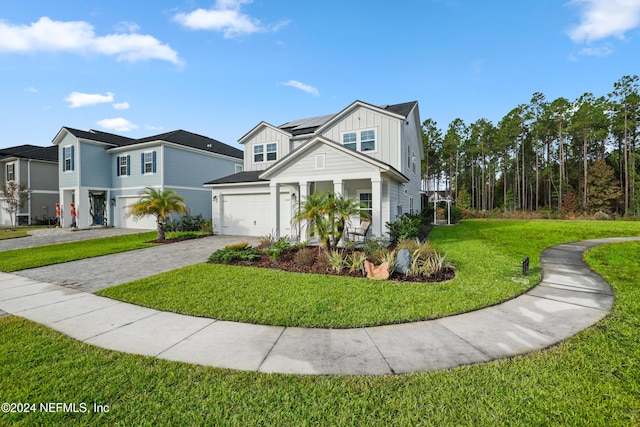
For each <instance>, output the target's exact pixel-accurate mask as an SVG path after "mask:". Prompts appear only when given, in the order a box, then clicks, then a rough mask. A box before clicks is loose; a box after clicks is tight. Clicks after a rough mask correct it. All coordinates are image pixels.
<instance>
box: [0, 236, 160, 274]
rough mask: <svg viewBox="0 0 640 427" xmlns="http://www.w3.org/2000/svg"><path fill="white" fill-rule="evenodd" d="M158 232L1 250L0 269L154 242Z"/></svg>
mask: <svg viewBox="0 0 640 427" xmlns="http://www.w3.org/2000/svg"><path fill="white" fill-rule="evenodd" d="M155 237H156V233H155V232H148V233H138V234H128V235H124V236H114V237H105V238H102V239H92V240H83V241H78V242H70V243H60V244H56V245H47V246H38V247H35V248H25V249H16V250H12V251H4V252H0V271H4V272H12V271H17V270H24V269H27V268H35V267H42V266H45V265H51V264H59V263H62V262H69V261H76V260H79V259H85V258H92V257H96V256H101V255H109V254H115V253H118V252H126V251H132V250H134V249H141V248H148V247H149V246H155V244H152V243H145V242H146V241H149V240H152V239H155Z"/></svg>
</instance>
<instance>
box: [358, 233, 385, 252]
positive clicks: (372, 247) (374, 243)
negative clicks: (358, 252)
mask: <svg viewBox="0 0 640 427" xmlns="http://www.w3.org/2000/svg"><path fill="white" fill-rule="evenodd" d="M384 243H385V241H384V239H382V238H376V237H375V236H372V237H371V238H370V239H369V240H367V241H366V242H365V243H364V246H363V248H362V249H363V250H364V253H365V254H366V255H367V257H372V256H373V254H375V253H376V251H378V250H380V248H384V247H385V245H384Z"/></svg>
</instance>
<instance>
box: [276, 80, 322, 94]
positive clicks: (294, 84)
mask: <svg viewBox="0 0 640 427" xmlns="http://www.w3.org/2000/svg"><path fill="white" fill-rule="evenodd" d="M281 85H283V86H291V87H295V88H296V89H300V90H301V91H303V92H307V93H310V94H311V95H313V96H320V92H318V89H316V88H315V87H313V86H309V85H307V84H304V83H302V82H299V81H297V80H289V81H287V82H284V83H281Z"/></svg>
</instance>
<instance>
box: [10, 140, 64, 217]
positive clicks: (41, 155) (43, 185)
mask: <svg viewBox="0 0 640 427" xmlns="http://www.w3.org/2000/svg"><path fill="white" fill-rule="evenodd" d="M0 164H1V167H2V171H3V172H2V181H1V182H2V185H5V184H6V183H7V182H9V181H15V182H18V183H23V184H24V185H25V186H26V189H27V190H28V191H29V197H28V199H27V200H26V201H25V203H24V205H23V206H22V209H21V210H20V212H18V214H17V220H16V224H18V225H32V224H33V225H35V224H48V223H49V221H51V220H52V218H54V217H55V205H56V202H57V201H58V150H57V149H56V147H38V146H35V145H19V146H17V147H9V148H3V149H0ZM0 197H2V195H1V194H0ZM0 204H1V205H2V207H3V208H4V201H0ZM0 224H2V225H11V218H10V216H9V214H8V213H7V212H6V211H5V210H4V209H1V210H0Z"/></svg>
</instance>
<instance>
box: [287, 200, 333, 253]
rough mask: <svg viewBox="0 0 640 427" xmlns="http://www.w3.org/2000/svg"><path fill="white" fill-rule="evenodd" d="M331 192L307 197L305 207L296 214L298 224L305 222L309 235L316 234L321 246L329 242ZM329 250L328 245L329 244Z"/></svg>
mask: <svg viewBox="0 0 640 427" xmlns="http://www.w3.org/2000/svg"><path fill="white" fill-rule="evenodd" d="M328 199H329V192H328V191H326V192H324V193H314V194H309V195H308V196H307V197H306V200H305V202H304V206H303V207H302V209H301V210H300V211H299V212H298V213H297V214H296V216H295V221H296V222H297V223H301V222H305V223H306V224H307V227H308V229H309V233H311V234H316V235H317V236H318V239H319V240H320V243H321V245H325V244H327V242H328V241H329V232H330V222H329V219H328V218H327V201H328ZM327 248H328V244H327Z"/></svg>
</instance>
